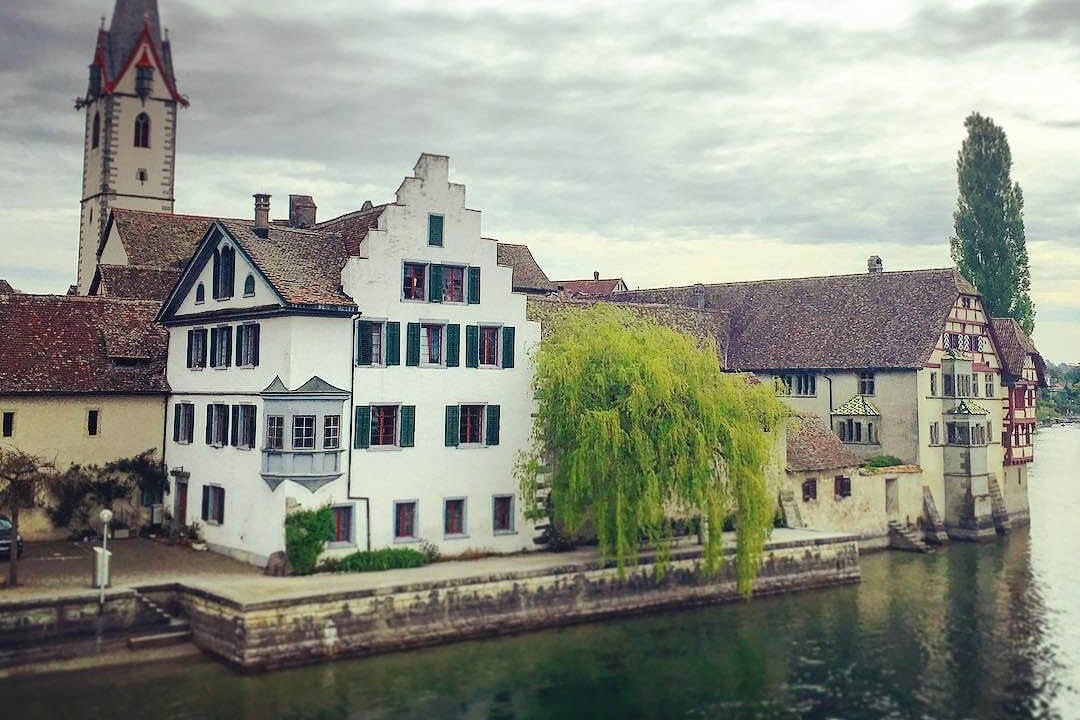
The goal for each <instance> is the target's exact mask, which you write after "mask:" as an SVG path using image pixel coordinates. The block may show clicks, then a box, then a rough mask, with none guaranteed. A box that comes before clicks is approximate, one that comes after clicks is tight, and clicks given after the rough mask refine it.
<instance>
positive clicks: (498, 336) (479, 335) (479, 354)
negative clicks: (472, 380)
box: [476, 323, 503, 368]
mask: <svg viewBox="0 0 1080 720" xmlns="http://www.w3.org/2000/svg"><path fill="white" fill-rule="evenodd" d="M502 328H503V326H502V325H501V324H496V323H477V330H476V366H477V367H478V368H498V367H501V366H502V354H501V353H500V352H499V351H500V350H501V349H502ZM485 330H489V331H491V332H492V333H493V334H494V335H495V348H494V350H493V351H492V352H493V353H494V355H495V362H494V363H486V362H484V331H485Z"/></svg>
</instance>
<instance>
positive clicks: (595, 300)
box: [504, 266, 731, 315]
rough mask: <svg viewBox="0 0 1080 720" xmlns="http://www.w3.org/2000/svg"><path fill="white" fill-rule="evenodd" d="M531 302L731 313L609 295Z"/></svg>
mask: <svg viewBox="0 0 1080 720" xmlns="http://www.w3.org/2000/svg"><path fill="white" fill-rule="evenodd" d="M504 267H505V266H504ZM552 282H554V281H552ZM529 302H545V303H552V304H557V305H597V304H599V303H604V304H605V305H618V306H626V307H636V308H673V309H675V310H686V311H689V312H696V313H703V314H707V315H731V311H730V310H725V309H723V308H698V307H692V306H690V305H678V304H676V303H658V302H620V301H618V300H617V299H616V300H611V299H608V298H607V297H584V298H559V297H553V296H550V295H533V296H530V297H529Z"/></svg>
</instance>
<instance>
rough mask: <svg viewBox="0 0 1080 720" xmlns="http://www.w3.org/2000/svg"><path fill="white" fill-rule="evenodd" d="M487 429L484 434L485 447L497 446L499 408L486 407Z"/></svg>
mask: <svg viewBox="0 0 1080 720" xmlns="http://www.w3.org/2000/svg"><path fill="white" fill-rule="evenodd" d="M486 414H487V417H486V418H485V419H486V421H487V428H486V432H485V434H484V444H485V445H498V444H499V406H498V405H488V406H487V413H486Z"/></svg>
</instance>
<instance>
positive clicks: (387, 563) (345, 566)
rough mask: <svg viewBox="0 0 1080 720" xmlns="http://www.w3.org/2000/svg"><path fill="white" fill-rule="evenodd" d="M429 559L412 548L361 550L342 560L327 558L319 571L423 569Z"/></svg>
mask: <svg viewBox="0 0 1080 720" xmlns="http://www.w3.org/2000/svg"><path fill="white" fill-rule="evenodd" d="M427 564H428V559H427V557H426V556H425V555H424V553H422V552H418V551H416V550H413V549H412V548H383V549H382V550H359V551H357V552H354V553H350V554H349V555H346V556H345V557H341V558H327V559H326V560H324V561H323V562H322V563H321V564H320V565H319V569H320V570H322V571H324V572H375V571H378V570H397V569H400V568H415V567H423V566H424V565H427Z"/></svg>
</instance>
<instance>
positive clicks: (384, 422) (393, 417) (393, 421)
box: [371, 405, 398, 446]
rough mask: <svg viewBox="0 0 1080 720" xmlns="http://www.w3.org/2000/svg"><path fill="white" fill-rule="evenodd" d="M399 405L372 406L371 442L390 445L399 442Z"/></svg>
mask: <svg viewBox="0 0 1080 720" xmlns="http://www.w3.org/2000/svg"><path fill="white" fill-rule="evenodd" d="M397 413H398V406H397V405H372V406H371V444H372V445H373V446H374V445H380V446H390V445H396V444H397Z"/></svg>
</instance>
